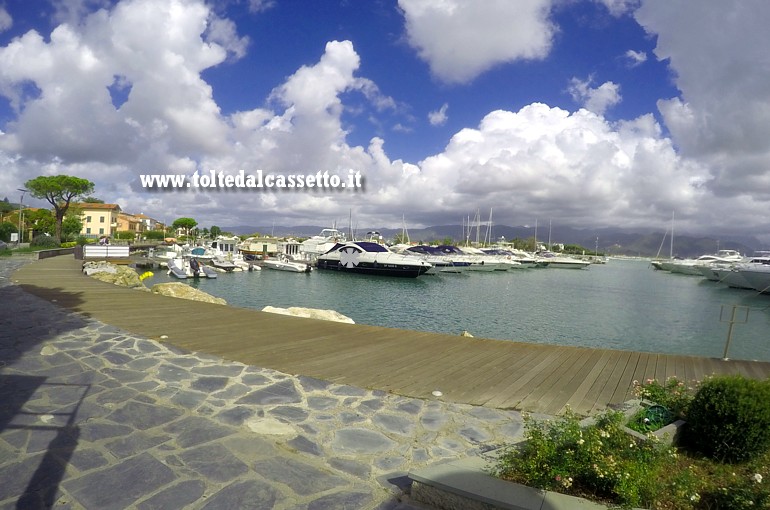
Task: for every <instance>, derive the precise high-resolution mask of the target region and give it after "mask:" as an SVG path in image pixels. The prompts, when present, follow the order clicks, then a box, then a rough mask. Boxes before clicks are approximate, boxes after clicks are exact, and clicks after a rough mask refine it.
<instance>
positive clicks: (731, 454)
mask: <svg viewBox="0 0 770 510" xmlns="http://www.w3.org/2000/svg"><path fill="white" fill-rule="evenodd" d="M686 441H687V443H688V444H689V445H690V446H692V447H694V448H695V449H696V450H698V451H700V452H701V453H703V454H704V455H706V456H708V457H710V458H712V459H715V460H719V461H722V462H742V461H745V460H748V459H751V458H753V457H755V456H757V455H759V454H761V453H764V452H765V451H766V450H767V449H768V447H770V382H769V381H767V380H765V381H758V380H755V379H747V378H745V377H742V376H722V377H715V378H713V379H709V380H707V381H706V382H704V383H703V384H702V385H701V387H700V389H699V390H698V392H697V393H696V394H695V397H694V398H693V400H692V402H691V403H690V407H689V410H688V413H687V435H686Z"/></svg>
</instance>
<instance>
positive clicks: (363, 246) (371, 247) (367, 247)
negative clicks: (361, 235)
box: [326, 241, 390, 253]
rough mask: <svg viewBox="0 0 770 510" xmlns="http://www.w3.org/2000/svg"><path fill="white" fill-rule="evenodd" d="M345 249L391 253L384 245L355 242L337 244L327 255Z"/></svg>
mask: <svg viewBox="0 0 770 510" xmlns="http://www.w3.org/2000/svg"><path fill="white" fill-rule="evenodd" d="M343 248H354V249H355V248H359V249H360V250H362V251H367V252H385V253H390V252H389V251H388V249H387V248H385V247H384V246H383V245H381V244H377V243H371V242H369V241H358V242H355V243H337V244H335V245H334V246H333V247H332V248H331V249H330V250H329V251H327V252H326V253H331V252H333V251H338V250H341V249H343Z"/></svg>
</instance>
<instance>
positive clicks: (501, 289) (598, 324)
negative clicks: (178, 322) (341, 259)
mask: <svg viewBox="0 0 770 510" xmlns="http://www.w3.org/2000/svg"><path fill="white" fill-rule="evenodd" d="M169 280H170V277H168V276H167V275H166V274H165V273H164V272H163V271H161V270H158V271H156V275H155V276H154V277H153V278H151V279H150V280H146V281H145V283H146V284H147V285H148V286H151V285H153V284H154V283H159V282H164V281H169ZM187 283H189V284H191V285H193V286H195V287H196V288H199V289H200V290H202V291H205V292H207V293H209V294H212V295H214V296H217V297H222V298H224V299H225V300H227V302H228V303H229V304H230V305H231V306H238V307H244V308H254V309H262V308H263V307H265V306H268V305H270V306H277V307H284V308H286V307H291V306H299V307H308V308H320V309H331V310H336V311H338V312H340V313H342V314H344V315H347V316H348V317H350V318H352V319H353V320H354V321H355V322H356V323H358V324H370V325H377V326H385V327H393V328H403V329H413V330H422V331H434V332H441V333H449V334H460V333H461V332H462V331H468V332H469V333H471V334H472V335H473V336H475V337H484V338H495V339H502V340H516V341H522V342H536V343H547V344H558V345H570V346H582V347H596V348H608V349H622V350H633V351H644V352H660V353H669V354H685V355H695V356H704V357H712V358H722V357H723V354H724V350H725V345H726V342H727V338H728V330H729V322H728V321H729V320H730V319H731V317H733V315H732V314H733V307H734V306H737V308H736V309H735V312H736V313H735V319H736V320H737V322H736V323H735V324H734V325H733V331H732V340H731V342H730V345H729V351H728V357H729V358H733V359H748V360H761V361H770V296H768V295H760V294H758V293H757V292H753V291H746V290H739V289H731V288H728V287H726V286H724V285H721V284H718V283H716V282H711V281H708V280H706V279H705V278H701V277H695V276H686V275H677V274H671V273H667V272H663V271H656V270H654V269H652V268H651V267H650V265H649V261H645V260H630V259H629V260H623V259H612V260H610V261H609V262H608V263H607V264H597V265H592V266H590V267H589V268H588V269H584V270H575V269H555V268H545V269H517V270H511V271H507V272H493V273H470V274H461V275H448V274H447V275H438V276H421V277H419V278H415V279H412V278H405V279H404V278H388V277H373V276H364V275H354V274H340V273H337V272H329V271H313V272H312V273H309V274H305V273H288V272H283V271H275V270H269V269H263V270H262V271H252V272H239V273H227V274H220V275H219V277H218V278H216V279H211V280H187Z"/></svg>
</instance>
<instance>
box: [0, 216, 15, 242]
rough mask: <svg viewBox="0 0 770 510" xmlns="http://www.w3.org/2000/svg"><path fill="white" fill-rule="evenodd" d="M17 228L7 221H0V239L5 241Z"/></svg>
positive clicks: (8, 239) (9, 238)
mask: <svg viewBox="0 0 770 510" xmlns="http://www.w3.org/2000/svg"><path fill="white" fill-rule="evenodd" d="M18 228H19V227H18V225H14V224H13V223H9V222H7V221H4V222H3V223H0V241H5V242H6V243H7V242H8V241H10V240H11V234H12V233H14V232H16V230H18Z"/></svg>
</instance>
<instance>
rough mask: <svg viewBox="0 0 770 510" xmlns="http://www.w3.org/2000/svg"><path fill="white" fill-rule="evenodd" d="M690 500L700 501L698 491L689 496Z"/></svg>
mask: <svg viewBox="0 0 770 510" xmlns="http://www.w3.org/2000/svg"><path fill="white" fill-rule="evenodd" d="M690 501H700V494H698V493H697V492H696V493H695V494H693V495H692V496H690Z"/></svg>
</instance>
